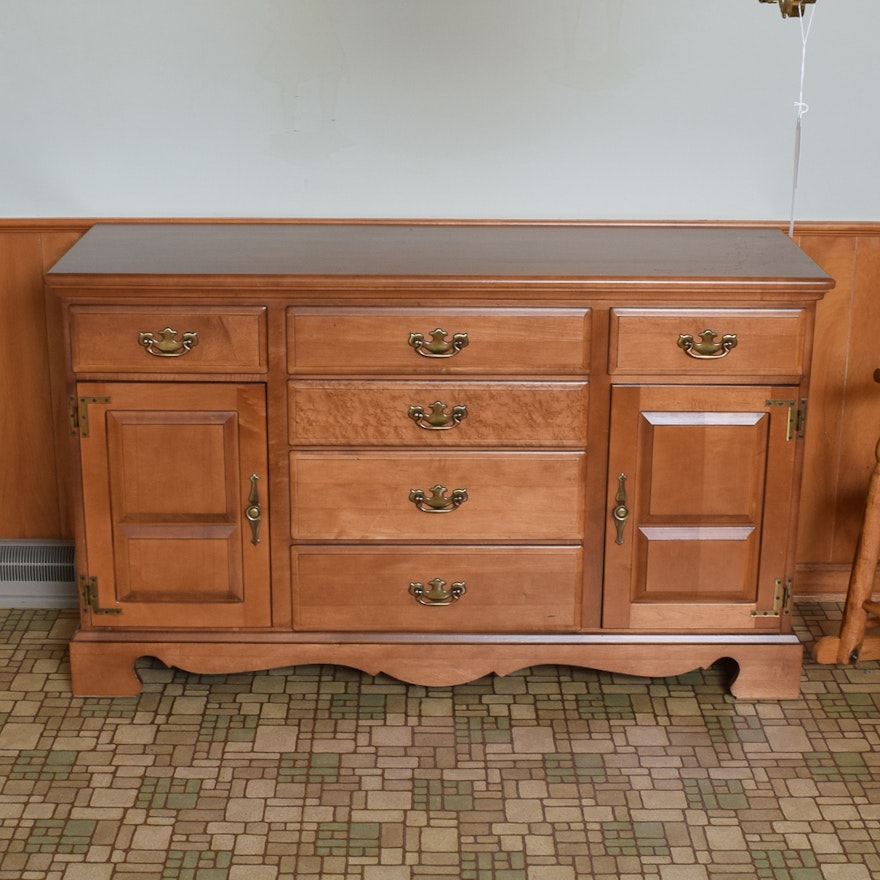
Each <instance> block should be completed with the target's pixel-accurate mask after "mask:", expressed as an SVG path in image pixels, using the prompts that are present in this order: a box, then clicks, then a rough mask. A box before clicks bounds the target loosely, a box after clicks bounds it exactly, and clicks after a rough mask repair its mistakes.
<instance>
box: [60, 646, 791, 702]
mask: <svg viewBox="0 0 880 880" xmlns="http://www.w3.org/2000/svg"><path fill="white" fill-rule="evenodd" d="M803 653H804V649H803V646H802V645H801V644H800V642H799V641H798V639H797V637H796V636H791V635H778V636H777V635H774V636H742V637H736V636H726V635H725V636H705V637H702V638H701V637H699V636H689V637H687V638H684V637H681V636H614V635H608V636H604V635H603V636H581V637H561V638H558V639H555V640H548V639H547V638H546V637H543V638H542V639H541V643H540V644H536V643H535V642H534V641H529V640H516V639H505V640H492V641H481V642H475V640H474V639H473V638H470V639H469V640H468V641H467V642H465V641H461V640H458V639H450V640H442V641H441V640H438V641H424V640H420V641H415V642H414V641H408V642H405V641H401V640H391V639H387V640H386V639H382V640H376V641H370V642H365V641H361V642H356V641H339V642H338V643H332V642H330V641H329V640H327V639H322V641H320V642H295V643H291V642H285V641H274V640H267V639H266V638H265V637H262V638H261V639H260V640H254V641H247V640H239V639H231V640H228V641H220V640H219V639H203V640H199V641H184V640H177V641H172V640H167V639H162V638H160V639H157V640H155V641H148V640H143V641H131V640H130V639H129V638H125V637H122V638H120V639H118V640H115V639H114V638H112V637H111V636H109V635H107V634H103V635H102V636H100V637H97V638H96V637H95V636H94V635H91V634H84V633H79V634H77V636H75V637H74V639H73V641H72V643H71V645H70V661H71V672H72V675H73V691H74V693H76V694H77V695H79V696H90V697H131V696H137V695H138V694H139V693H140V692H141V687H142V683H141V681H140V678H139V677H138V675H137V672H136V670H135V663H136V661H137V660H139V659H140V658H142V657H155V658H156V659H157V660H159V661H160V662H162V663H164V664H165V665H166V666H169V667H175V668H178V669H182V670H184V671H186V672H190V673H195V674H199V675H223V674H231V673H240V672H257V671H261V670H268V669H280V668H285V667H288V666H302V665H314V664H333V665H338V666H348V667H351V668H353V669H358V670H360V671H362V672H364V673H366V674H368V675H379V674H382V673H384V674H385V675H389V676H391V677H392V678H396V679H398V680H400V681H403V682H407V683H409V684H416V685H424V686H426V687H449V686H453V685H458V684H465V683H467V682H471V681H474V680H476V679H478V678H482V677H483V676H486V675H491V674H495V675H509V674H511V673H514V672H517V671H519V670H522V669H527V668H529V667H531V666H538V665H547V664H555V665H562V666H577V667H583V668H589V669H596V670H600V671H602V672H611V673H618V674H623V675H634V676H640V677H670V676H676V675H684V674H685V673H688V672H692V671H693V670H695V669H706V668H708V667H710V666H712V665H713V664H714V663H717V662H718V661H720V660H725V659H729V660H733V661H734V662H735V663H736V664H737V666H738V669H739V671H738V673H737V674H736V676H735V678H734V679H733V681H732V682H731V683H730V692H731V694H732V695H733V696H734V697H736V698H738V699H741V700H794V699H797V698H798V697H799V695H800V684H801V671H802V668H803Z"/></svg>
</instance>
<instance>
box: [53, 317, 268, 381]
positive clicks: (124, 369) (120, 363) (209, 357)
mask: <svg viewBox="0 0 880 880" xmlns="http://www.w3.org/2000/svg"><path fill="white" fill-rule="evenodd" d="M70 346H71V350H70V355H71V362H72V367H73V370H74V372H76V373H108V372H113V373H265V372H266V310H265V308H263V307H260V306H250V307H245V306H242V307H235V306H230V307H224V308H209V307H206V308H200V307H197V306H195V307H188V308H184V307H180V306H164V305H150V306H88V305H74V306H71V308H70Z"/></svg>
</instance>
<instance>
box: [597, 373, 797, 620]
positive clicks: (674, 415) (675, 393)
mask: <svg viewBox="0 0 880 880" xmlns="http://www.w3.org/2000/svg"><path fill="white" fill-rule="evenodd" d="M612 394H613V407H612V417H611V451H610V459H609V465H610V468H609V480H608V498H607V503H608V510H609V521H608V525H607V530H606V542H605V603H604V617H603V623H604V626H605V627H622V628H633V629H655V630H670V629H674V630H678V631H683V632H687V631H712V630H719V631H721V630H725V631H729V630H750V629H756V628H757V629H774V630H779V629H780V628H783V629H787V628H788V627H790V622H787V621H786V620H785V618H786V614H785V611H784V609H783V608H782V607H781V603H779V602H778V601H777V598H776V597H777V594H779V593H780V591H784V589H785V581H786V577H787V575H788V574H789V572H788V556H789V540H790V531H791V530H790V522H791V508H792V497H793V489H794V476H795V461H796V456H795V450H796V447H797V436H796V433H794V432H793V431H792V430H791V426H792V422H791V419H790V417H789V415H790V411H791V409H792V408H793V407H796V404H797V389H796V388H776V387H761V388H756V387H742V388H732V387H718V388H693V387H682V388H672V387H668V386H658V387H646V386H620V387H615V388H614V389H613V390H612ZM615 512H616V514H617V515H616V516H615ZM777 612H778V614H777Z"/></svg>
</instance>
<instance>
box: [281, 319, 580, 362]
mask: <svg viewBox="0 0 880 880" xmlns="http://www.w3.org/2000/svg"><path fill="white" fill-rule="evenodd" d="M589 317H590V312H589V310H585V309H552V310H551V309H535V310H525V309H492V310H488V309H458V310H455V311H450V310H448V309H382V308H376V309H346V310H334V309H309V308H292V309H290V311H289V312H288V319H287V331H288V332H287V345H288V349H287V351H288V355H287V356H288V368H289V370H290V372H291V373H298V374H307V373H312V374H314V373H325V374H337V375H338V374H346V373H358V374H366V375H371V374H372V375H376V374H383V373H384V374H388V373H392V374H396V375H400V374H405V373H415V374H419V373H427V374H432V375H436V374H444V373H445V374H477V373H495V374H503V375H552V374H554V373H555V374H572V373H575V374H583V373H585V372H586V371H587V368H588V364H589Z"/></svg>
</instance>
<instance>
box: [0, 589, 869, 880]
mask: <svg viewBox="0 0 880 880" xmlns="http://www.w3.org/2000/svg"><path fill="white" fill-rule="evenodd" d="M839 616H840V605H839V604H835V603H809V604H802V605H800V606H799V610H798V617H797V624H798V631H799V633H800V634H801V635H802V637H803V638H804V641H805V642H809V641H810V640H811V639H812V638H814V637H815V636H816V635H819V634H822V633H823V632H836V631H837V621H838V620H839ZM74 626H75V621H74V618H73V614H72V612H69V611H34V610H21V609H17V610H6V611H0V724H2V727H0V880H111V878H112V880H123V878H127V880H281V878H297V880H434V878H436V880H441V878H457V880H580V878H597V880H635V878H651V880H744V878H760V880H871V878H876V877H880V664H878V663H867V664H864V665H863V666H860V667H858V668H842V667H834V666H817V665H815V664H812V663H810V662H808V663H807V667H806V670H805V677H804V685H803V696H802V698H801V699H799V700H794V701H786V702H782V703H774V702H770V703H745V702H740V703H738V702H736V701H734V700H733V699H732V698H731V697H729V696H728V695H727V694H726V690H725V687H724V682H725V681H726V676H725V674H724V671H723V670H722V669H720V668H713V669H710V670H708V671H706V672H695V673H692V674H689V675H686V676H682V677H679V678H674V679H658V680H645V679H635V678H629V677H624V676H614V675H607V674H602V673H596V672H592V671H589V670H575V669H570V668H555V667H538V668H534V669H532V670H529V671H526V672H523V673H521V674H517V675H512V676H509V677H507V678H487V679H483V680H481V681H478V682H475V683H473V684H470V685H466V686H461V687H454V688H440V689H431V690H428V689H425V688H419V687H411V686H406V685H403V684H400V683H398V682H396V681H393V680H391V679H387V678H383V677H379V678H371V677H368V676H363V675H360V674H359V673H356V672H353V671H352V670H348V669H339V668H333V667H317V666H310V667H301V668H299V669H298V670H296V672H292V671H291V670H276V671H273V672H268V673H261V674H254V675H250V674H248V675H228V676H211V677H207V676H201V677H200V676H193V675H186V674H184V673H181V672H178V671H174V670H167V669H165V668H164V667H162V666H161V665H159V664H157V663H155V662H148V663H146V664H145V665H144V666H143V667H142V669H141V672H142V675H143V677H144V679H145V686H144V690H143V693H142V695H141V696H140V697H138V698H132V699H116V700H112V699H81V698H74V697H72V696H71V695H70V692H69V679H68V671H67V661H66V640H67V638H68V636H69V634H70V633H71V632H72V629H73V627H74Z"/></svg>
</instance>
